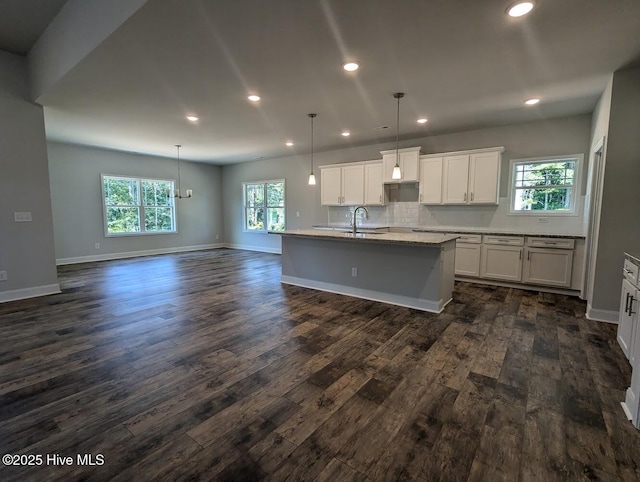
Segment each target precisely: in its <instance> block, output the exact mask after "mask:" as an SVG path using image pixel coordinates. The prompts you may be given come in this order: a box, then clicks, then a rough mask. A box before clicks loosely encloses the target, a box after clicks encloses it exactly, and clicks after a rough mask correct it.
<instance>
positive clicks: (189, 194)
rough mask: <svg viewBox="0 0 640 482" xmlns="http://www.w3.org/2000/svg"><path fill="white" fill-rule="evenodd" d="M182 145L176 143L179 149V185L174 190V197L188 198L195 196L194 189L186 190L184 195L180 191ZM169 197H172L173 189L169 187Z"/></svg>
mask: <svg viewBox="0 0 640 482" xmlns="http://www.w3.org/2000/svg"><path fill="white" fill-rule="evenodd" d="M181 147H182V145H180V144H176V149H178V187H177V188H176V189H175V190H174V191H173V197H174V198H176V199H187V198H190V197H192V196H193V191H192V190H191V189H187V190H185V195H184V196H183V195H182V194H181V193H180V148H181ZM167 197H171V191H170V190H168V189H167Z"/></svg>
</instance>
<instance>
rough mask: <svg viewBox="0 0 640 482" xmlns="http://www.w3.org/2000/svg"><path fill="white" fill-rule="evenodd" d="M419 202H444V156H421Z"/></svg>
mask: <svg viewBox="0 0 640 482" xmlns="http://www.w3.org/2000/svg"><path fill="white" fill-rule="evenodd" d="M419 202H420V204H441V203H442V157H421V158H420V188H419Z"/></svg>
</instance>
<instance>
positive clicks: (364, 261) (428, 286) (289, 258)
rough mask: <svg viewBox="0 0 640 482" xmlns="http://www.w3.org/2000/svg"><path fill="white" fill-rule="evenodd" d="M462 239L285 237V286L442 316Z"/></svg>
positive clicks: (316, 233) (311, 233)
mask: <svg viewBox="0 0 640 482" xmlns="http://www.w3.org/2000/svg"><path fill="white" fill-rule="evenodd" d="M456 238H457V236H456V235H447V234H423V233H356V234H355V235H354V234H353V233H351V232H341V231H331V230H316V229H302V230H293V231H285V232H284V233H282V278H281V281H282V283H285V284H291V285H296V286H303V287H306V288H313V289H317V290H322V291H329V292H332V293H339V294H343V295H348V296H355V297H357V298H364V299H368V300H374V301H381V302H384V303H390V304H394V305H399V306H406V307H409V308H415V309H418V310H422V311H430V312H434V313H440V312H441V311H442V310H443V309H444V307H445V306H446V304H447V303H448V302H449V301H451V296H452V293H453V283H454V265H455V240H456Z"/></svg>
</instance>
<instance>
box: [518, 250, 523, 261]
mask: <svg viewBox="0 0 640 482" xmlns="http://www.w3.org/2000/svg"><path fill="white" fill-rule="evenodd" d="M518 259H522V251H520V252H518Z"/></svg>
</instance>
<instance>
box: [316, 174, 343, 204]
mask: <svg viewBox="0 0 640 482" xmlns="http://www.w3.org/2000/svg"><path fill="white" fill-rule="evenodd" d="M320 203H321V204H322V205H323V206H339V205H340V204H341V203H342V168H340V167H328V168H326V169H321V170H320Z"/></svg>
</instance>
